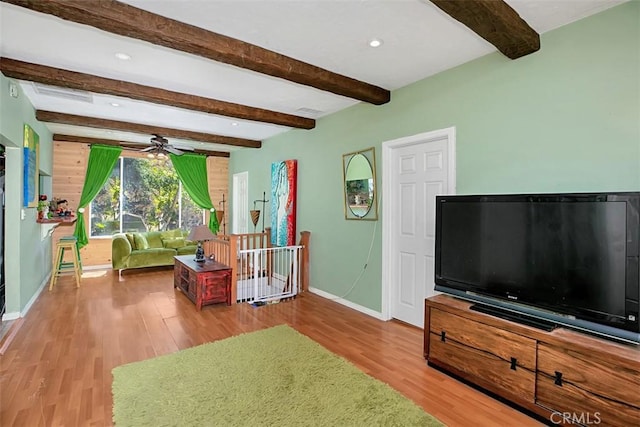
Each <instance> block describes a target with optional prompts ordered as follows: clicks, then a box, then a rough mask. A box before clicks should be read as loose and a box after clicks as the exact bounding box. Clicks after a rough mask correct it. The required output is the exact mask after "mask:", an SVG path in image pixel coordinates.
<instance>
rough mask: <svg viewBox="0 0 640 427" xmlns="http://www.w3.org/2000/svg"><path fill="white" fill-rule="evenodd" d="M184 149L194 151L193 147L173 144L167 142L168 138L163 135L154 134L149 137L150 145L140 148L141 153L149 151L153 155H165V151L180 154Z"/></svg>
mask: <svg viewBox="0 0 640 427" xmlns="http://www.w3.org/2000/svg"><path fill="white" fill-rule="evenodd" d="M185 151H194V148H192V147H189V146H180V147H178V146H173V145H171V144H169V140H168V139H167V138H165V137H163V136H160V135H157V134H154V135H153V137H152V138H151V146H150V147H147V148H144V149H142V150H140V152H142V153H149V154H155V155H166V154H167V153H171V154H175V155H176V156H181V155H182V154H184V152H185Z"/></svg>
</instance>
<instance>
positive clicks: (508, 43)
mask: <svg viewBox="0 0 640 427" xmlns="http://www.w3.org/2000/svg"><path fill="white" fill-rule="evenodd" d="M431 3H433V4H435V5H436V6H437V7H439V8H440V9H442V10H443V11H444V12H445V13H446V14H447V15H449V16H451V17H452V18H453V19H455V20H457V21H460V22H461V23H463V24H464V25H466V26H467V27H469V29H471V30H472V31H473V32H475V33H476V34H478V35H479V36H480V37H482V38H483V39H485V40H486V41H488V42H489V43H491V44H492V45H494V46H495V47H496V48H497V49H498V50H499V51H500V52H502V53H503V54H504V55H505V56H507V57H509V58H511V59H517V58H520V57H522V56H525V55H529V54H531V53H533V52H536V51H538V50H540V35H539V34H538V33H537V32H536V31H535V30H534V29H533V28H531V27H530V26H529V24H527V23H526V22H525V21H524V19H522V18H521V17H520V15H518V12H516V11H515V10H513V8H512V7H511V6H509V5H508V4H507V3H505V2H504V1H502V0H465V1H460V0H431Z"/></svg>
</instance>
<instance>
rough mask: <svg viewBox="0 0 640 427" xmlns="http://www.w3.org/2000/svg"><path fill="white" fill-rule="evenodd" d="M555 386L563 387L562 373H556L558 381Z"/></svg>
mask: <svg viewBox="0 0 640 427" xmlns="http://www.w3.org/2000/svg"><path fill="white" fill-rule="evenodd" d="M554 383H555V385H559V386H560V387H562V372H558V371H556V380H555V381H554Z"/></svg>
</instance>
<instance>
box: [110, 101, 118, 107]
mask: <svg viewBox="0 0 640 427" xmlns="http://www.w3.org/2000/svg"><path fill="white" fill-rule="evenodd" d="M110 104H111V106H112V107H119V106H120V104H118V103H117V102H111V103H110Z"/></svg>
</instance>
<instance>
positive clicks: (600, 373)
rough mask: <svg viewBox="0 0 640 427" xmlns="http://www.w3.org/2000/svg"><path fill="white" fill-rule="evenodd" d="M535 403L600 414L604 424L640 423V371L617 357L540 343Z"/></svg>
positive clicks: (582, 412) (594, 414) (565, 410)
mask: <svg viewBox="0 0 640 427" xmlns="http://www.w3.org/2000/svg"><path fill="white" fill-rule="evenodd" d="M536 389H537V394H536V403H538V404H539V405H542V406H545V407H547V408H553V410H555V411H557V412H576V413H580V414H585V416H586V414H589V416H590V418H591V419H594V418H596V417H597V418H598V419H599V420H600V421H599V423H598V424H599V425H602V426H632V425H640V371H639V370H638V367H637V366H636V367H635V368H634V367H632V366H629V367H627V368H622V367H621V366H620V364H619V361H617V360H616V358H615V357H610V358H607V359H601V358H598V357H594V355H593V354H587V352H577V351H571V350H567V349H561V348H556V347H553V346H550V345H547V344H545V343H539V344H538V372H537V375H536Z"/></svg>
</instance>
